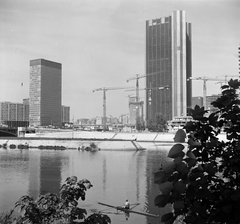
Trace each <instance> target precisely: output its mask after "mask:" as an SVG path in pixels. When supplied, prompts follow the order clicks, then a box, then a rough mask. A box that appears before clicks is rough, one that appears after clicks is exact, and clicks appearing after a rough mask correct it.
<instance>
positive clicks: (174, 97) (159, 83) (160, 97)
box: [146, 10, 192, 121]
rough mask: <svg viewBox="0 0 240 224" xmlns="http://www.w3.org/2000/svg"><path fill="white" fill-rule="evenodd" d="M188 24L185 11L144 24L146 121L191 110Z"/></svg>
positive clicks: (189, 30) (177, 115)
mask: <svg viewBox="0 0 240 224" xmlns="http://www.w3.org/2000/svg"><path fill="white" fill-rule="evenodd" d="M191 51H192V50H191V24H190V23H187V22H186V15H185V11H182V10H177V11H173V13H172V15H171V16H168V17H162V18H159V19H153V20H148V21H146V74H147V76H146V88H147V90H146V120H147V121H149V120H151V119H154V117H155V115H156V113H161V114H162V115H163V116H164V117H165V118H166V119H167V120H171V119H173V117H179V116H187V110H188V108H189V109H190V108H191V97H192V83H191V80H190V81H187V80H188V79H189V77H191V76H192V74H191V73H192V55H191Z"/></svg>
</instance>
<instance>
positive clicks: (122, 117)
mask: <svg viewBox="0 0 240 224" xmlns="http://www.w3.org/2000/svg"><path fill="white" fill-rule="evenodd" d="M118 120H119V123H120V124H122V125H128V124H129V123H130V116H129V114H122V115H120V117H119V119H118Z"/></svg>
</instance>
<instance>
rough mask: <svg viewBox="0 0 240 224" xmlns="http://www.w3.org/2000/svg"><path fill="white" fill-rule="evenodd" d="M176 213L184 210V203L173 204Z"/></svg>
mask: <svg viewBox="0 0 240 224" xmlns="http://www.w3.org/2000/svg"><path fill="white" fill-rule="evenodd" d="M173 209H174V211H176V212H178V211H179V210H182V209H184V203H183V201H175V202H174V204H173Z"/></svg>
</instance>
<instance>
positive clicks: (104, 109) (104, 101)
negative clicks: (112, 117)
mask: <svg viewBox="0 0 240 224" xmlns="http://www.w3.org/2000/svg"><path fill="white" fill-rule="evenodd" d="M106 116H107V115H106V88H104V89H103V130H104V131H106V123H107V121H106V119H107V117H106Z"/></svg>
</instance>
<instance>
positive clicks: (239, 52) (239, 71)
mask: <svg viewBox="0 0 240 224" xmlns="http://www.w3.org/2000/svg"><path fill="white" fill-rule="evenodd" d="M238 75H239V78H240V44H239V46H238Z"/></svg>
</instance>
